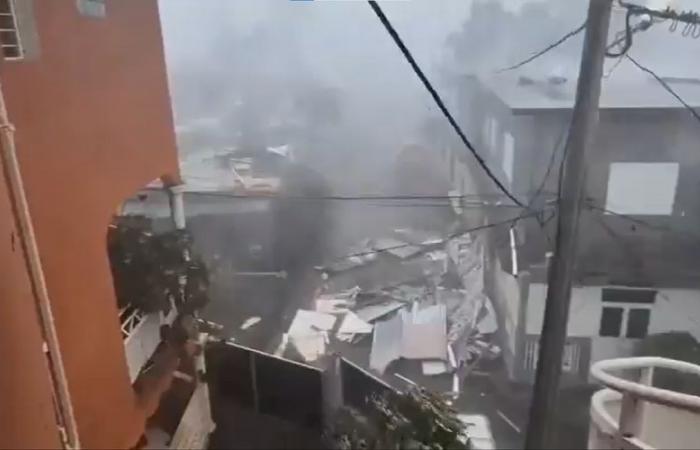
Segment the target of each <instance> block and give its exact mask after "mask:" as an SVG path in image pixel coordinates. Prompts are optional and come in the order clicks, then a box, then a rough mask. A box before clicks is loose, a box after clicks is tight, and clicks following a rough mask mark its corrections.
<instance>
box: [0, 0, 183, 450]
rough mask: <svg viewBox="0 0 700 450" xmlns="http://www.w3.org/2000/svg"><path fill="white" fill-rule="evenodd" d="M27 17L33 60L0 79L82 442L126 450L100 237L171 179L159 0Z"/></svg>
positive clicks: (131, 439)
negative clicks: (142, 196) (121, 209)
mask: <svg viewBox="0 0 700 450" xmlns="http://www.w3.org/2000/svg"><path fill="white" fill-rule="evenodd" d="M34 9H35V16H36V23H37V32H38V34H39V40H40V56H39V58H38V59H37V60H36V61H24V62H23V61H17V62H14V61H6V62H5V63H3V67H2V70H1V72H0V77H1V78H2V83H3V89H4V91H5V96H6V99H7V103H8V110H9V115H10V120H11V121H12V122H13V123H14V125H15V127H16V130H17V148H18V156H19V160H20V165H21V170H22V173H23V176H24V180H25V184H26V189H27V195H28V198H29V204H30V210H31V213H32V217H33V220H34V226H35V230H36V235H37V240H38V244H39V250H40V253H41V259H42V265H43V267H44V270H45V274H46V280H47V284H48V288H49V293H50V296H51V302H52V305H53V311H54V315H55V320H56V326H57V331H58V336H59V340H60V344H61V346H62V353H63V358H64V362H65V365H66V371H67V376H68V382H69V389H70V391H71V395H72V399H73V405H74V409H75V413H76V418H77V421H78V427H79V433H80V438H81V442H82V444H83V446H84V447H87V448H96V447H103V448H115V447H128V446H132V445H134V444H135V443H136V441H137V439H138V437H139V436H140V434H141V432H142V429H143V423H144V419H145V418H144V417H143V416H144V414H143V413H142V412H141V410H140V409H139V408H138V406H137V401H136V397H135V395H134V393H133V390H132V388H131V385H130V382H129V377H128V373H127V367H126V360H125V357H124V350H123V344H122V339H121V335H120V331H119V322H118V317H117V306H116V300H115V295H114V288H113V285H112V278H111V272H110V268H109V263H108V260H107V253H106V232H107V225H108V223H109V221H110V217H111V215H112V214H113V213H114V212H115V210H116V208H117V206H118V205H119V204H120V203H121V202H122V201H123V200H125V199H126V198H127V197H128V196H130V195H132V194H133V193H134V192H135V191H137V190H138V189H139V188H140V187H142V186H143V185H145V184H146V183H147V182H149V181H150V180H152V179H154V178H157V177H159V176H162V175H175V176H176V175H177V171H178V168H177V152H176V146H175V137H174V132H173V124H172V114H171V108H170V98H169V93H168V87H167V78H166V72H165V62H164V54H163V45H162V36H161V30H160V22H159V16H158V6H157V1H156V0H108V1H107V16H106V18H104V19H99V18H90V17H84V16H81V15H80V14H79V12H78V10H77V7H76V1H75V0H49V1H47V0H39V1H36V0H35V1H34ZM0 239H2V235H0ZM2 316H3V317H6V316H5V315H4V314H3V315H2ZM0 328H1V327H0ZM3 365H4V364H3ZM0 401H2V403H3V405H4V404H5V403H4V401H3V399H1V398H0ZM3 408H4V406H3Z"/></svg>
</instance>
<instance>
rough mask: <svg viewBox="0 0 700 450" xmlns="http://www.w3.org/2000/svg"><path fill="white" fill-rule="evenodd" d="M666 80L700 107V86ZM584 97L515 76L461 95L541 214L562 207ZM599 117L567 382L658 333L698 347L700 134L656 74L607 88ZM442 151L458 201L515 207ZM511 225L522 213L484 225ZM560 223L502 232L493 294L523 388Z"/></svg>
mask: <svg viewBox="0 0 700 450" xmlns="http://www.w3.org/2000/svg"><path fill="white" fill-rule="evenodd" d="M668 81H669V83H671V85H672V86H673V88H674V89H675V90H677V91H678V92H679V94H680V95H681V96H682V97H683V98H684V99H685V100H686V101H687V102H689V103H690V105H691V106H693V105H700V81H698V80H687V79H672V78H670V79H669V80H668ZM575 87H576V80H566V79H563V78H547V79H537V78H528V77H520V78H518V77H513V76H492V77H489V79H488V80H486V81H485V80H480V79H477V78H475V77H471V78H467V79H465V80H464V83H463V84H462V85H461V90H460V101H459V104H460V106H461V108H460V111H459V114H460V116H461V124H463V125H464V126H465V127H466V128H467V130H466V131H467V134H468V135H469V136H471V137H472V138H473V139H474V140H475V142H474V143H475V144H476V146H477V148H478V149H479V150H480V151H481V153H482V155H483V156H484V158H485V159H486V161H487V163H488V164H489V166H490V167H491V168H493V170H494V171H495V173H496V175H497V176H498V177H499V178H500V180H501V181H503V182H504V184H505V185H506V186H507V187H508V188H509V189H510V190H511V191H512V192H514V193H515V195H516V196H517V197H518V198H519V199H521V201H522V202H524V203H525V204H530V205H531V208H533V209H542V208H545V207H546V206H547V205H551V204H552V201H554V200H555V198H556V192H557V186H558V180H559V167H560V162H561V158H562V154H563V149H564V146H565V141H566V134H567V130H568V124H569V121H570V117H571V110H572V107H573V103H574V93H575ZM600 108H601V109H600V125H599V129H598V133H597V135H596V136H595V138H594V141H593V146H592V148H591V151H590V155H589V166H588V167H587V181H586V185H585V194H584V195H585V200H586V205H587V207H586V208H584V211H583V213H582V217H581V226H580V231H579V251H578V256H577V268H576V273H575V281H574V289H573V292H572V303H571V314H570V318H569V328H568V332H569V339H568V342H567V347H566V349H565V354H564V359H565V361H564V371H565V373H566V374H568V375H569V376H568V377H567V378H568V379H569V381H572V382H585V381H586V380H587V379H588V367H589V365H590V363H591V362H594V361H598V360H601V359H607V358H613V357H619V356H630V355H632V353H633V351H634V345H635V344H636V343H637V342H638V341H639V339H641V338H644V337H646V336H647V335H649V334H654V333H658V332H663V331H668V330H675V331H688V332H690V333H691V334H692V335H693V336H695V337H696V338H700V326H699V325H698V324H699V323H700V277H698V275H697V274H698V269H700V266H699V265H698V263H697V258H696V257H695V255H697V252H698V250H700V234H697V233H694V230H695V228H696V227H697V223H698V219H699V218H700V205H699V204H698V203H697V201H696V198H697V194H698V192H700V185H698V183H697V179H698V171H699V170H700V154H699V153H698V152H697V142H698V141H699V140H700V128H699V127H698V124H697V122H696V121H695V119H694V118H693V117H692V115H691V114H690V113H689V112H688V111H687V110H685V108H684V107H683V106H682V105H680V104H679V103H678V102H677V100H676V99H674V98H673V97H672V96H671V95H670V94H669V93H667V92H666V91H665V90H663V89H662V88H661V87H660V86H659V84H658V83H657V82H656V81H655V80H653V79H651V78H648V79H647V78H643V79H639V80H636V81H632V82H629V83H627V84H624V85H623V84H618V83H615V82H614V81H608V80H605V81H604V82H603V89H602V95H601V101H600ZM441 155H442V159H443V162H444V164H445V169H446V172H448V173H449V176H450V179H451V181H452V183H453V189H454V190H455V191H456V192H458V193H460V194H461V195H470V194H473V193H479V194H480V195H481V196H482V199H485V200H486V201H489V202H491V203H492V204H497V203H499V202H501V204H505V203H509V201H508V199H506V198H505V196H503V195H501V194H500V193H499V192H498V191H497V190H496V188H495V185H494V184H493V183H491V182H490V181H488V180H485V179H484V177H483V174H482V173H481V171H480V169H479V168H477V167H476V166H475V163H474V159H473V158H472V157H471V155H468V154H467V152H466V150H465V149H464V147H463V146H461V145H454V144H450V143H449V142H446V143H444V145H443V146H442V150H441ZM535 197H536V198H535ZM513 216H517V210H513V209H512V208H492V209H489V210H488V212H487V213H486V214H485V216H481V217H478V221H481V222H483V220H490V221H498V220H502V219H503V218H506V217H513ZM547 216H548V214H547V213H545V214H544V216H543V217H545V218H546V217H547ZM472 219H473V218H472ZM555 222H556V220H550V221H549V222H548V224H547V225H545V227H544V230H543V229H542V228H541V227H540V225H539V224H538V223H537V222H536V221H535V220H533V219H527V220H520V221H518V224H517V225H516V226H515V227H514V228H513V230H512V231H511V230H508V227H505V228H504V229H498V230H496V231H495V233H494V238H493V242H492V244H493V245H492V246H491V249H492V258H491V261H492V262H493V265H492V270H491V272H492V275H491V276H492V283H491V291H492V297H493V298H494V300H495V303H496V307H497V309H498V310H499V311H498V312H499V318H500V323H501V325H502V326H501V331H502V333H503V336H502V337H503V342H504V354H505V355H506V358H507V362H508V366H509V369H510V372H511V376H512V378H513V379H514V380H518V381H532V380H533V377H534V370H535V367H536V362H537V353H538V340H539V333H540V331H541V325H542V317H543V312H544V300H545V295H546V267H547V259H546V253H547V252H548V251H551V250H552V246H551V245H552V244H551V237H553V235H554V224H555ZM546 234H549V235H550V236H551V237H550V240H549V241H548V239H547V238H546V237H545V236H546ZM525 272H527V275H526V276H524V273H525Z"/></svg>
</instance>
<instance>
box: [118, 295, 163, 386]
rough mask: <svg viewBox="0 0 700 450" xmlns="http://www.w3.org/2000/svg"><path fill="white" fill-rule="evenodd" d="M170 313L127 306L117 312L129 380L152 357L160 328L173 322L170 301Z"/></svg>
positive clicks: (135, 375)
mask: <svg viewBox="0 0 700 450" xmlns="http://www.w3.org/2000/svg"><path fill="white" fill-rule="evenodd" d="M170 303H171V305H170V311H169V313H168V314H167V315H166V314H164V313H162V312H161V313H150V314H148V313H145V312H143V311H141V310H140V309H138V308H136V307H133V306H127V307H125V308H122V309H121V310H120V311H119V321H120V325H121V332H122V339H123V340H124V353H125V355H126V364H127V367H128V369H129V378H130V379H131V381H132V382H133V381H135V380H136V377H137V376H138V374H139V372H141V369H142V368H143V367H144V365H145V364H146V363H147V362H148V360H149V359H150V358H151V356H153V352H154V351H155V350H156V348H157V347H158V344H159V343H160V327H161V326H162V325H170V324H172V323H173V321H174V320H175V317H176V315H177V308H176V307H175V303H174V302H173V301H172V299H171V302H170Z"/></svg>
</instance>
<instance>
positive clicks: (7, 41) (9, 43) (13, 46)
mask: <svg viewBox="0 0 700 450" xmlns="http://www.w3.org/2000/svg"><path fill="white" fill-rule="evenodd" d="M0 45H2V54H3V56H4V57H5V58H21V57H22V48H21V47H20V41H19V35H18V32H17V20H16V17H15V11H14V4H13V3H12V0H0Z"/></svg>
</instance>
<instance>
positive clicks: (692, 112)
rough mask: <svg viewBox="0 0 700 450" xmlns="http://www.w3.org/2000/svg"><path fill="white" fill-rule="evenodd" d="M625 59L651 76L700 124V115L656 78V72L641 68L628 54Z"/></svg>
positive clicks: (662, 81)
mask: <svg viewBox="0 0 700 450" xmlns="http://www.w3.org/2000/svg"><path fill="white" fill-rule="evenodd" d="M625 58H627V59H628V60H629V61H630V62H631V63H632V64H634V65H635V66H637V68H638V69H639V70H641V71H643V72H646V73H648V74H649V75H651V76H652V77H654V79H655V80H656V81H657V82H658V83H659V84H660V85H661V87H663V88H664V89H665V90H666V91H667V92H668V93H669V94H671V95H672V96H674V97H675V98H676V100H678V101H679V102H680V103H681V104H682V105H683V106H684V107H685V109H687V110H688V111H690V113H691V114H692V115H693V117H695V119H696V120H697V121H698V122H700V114H698V112H697V111H695V108H693V107H692V106H690V105H689V104H688V103H687V102H686V101H685V100H683V98H682V97H681V96H680V95H678V93H677V92H676V91H674V90H673V88H672V87H671V86H669V85H668V83H666V82H665V81H664V80H663V78H661V77H660V76H658V75H657V74H656V72H654V71H653V70H651V69H649V68H648V67H646V66H643V65H642V64H640V63H639V62H638V61H637V60H636V59H634V58H633V57H631V56H630V55H629V53H627V54H625Z"/></svg>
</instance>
